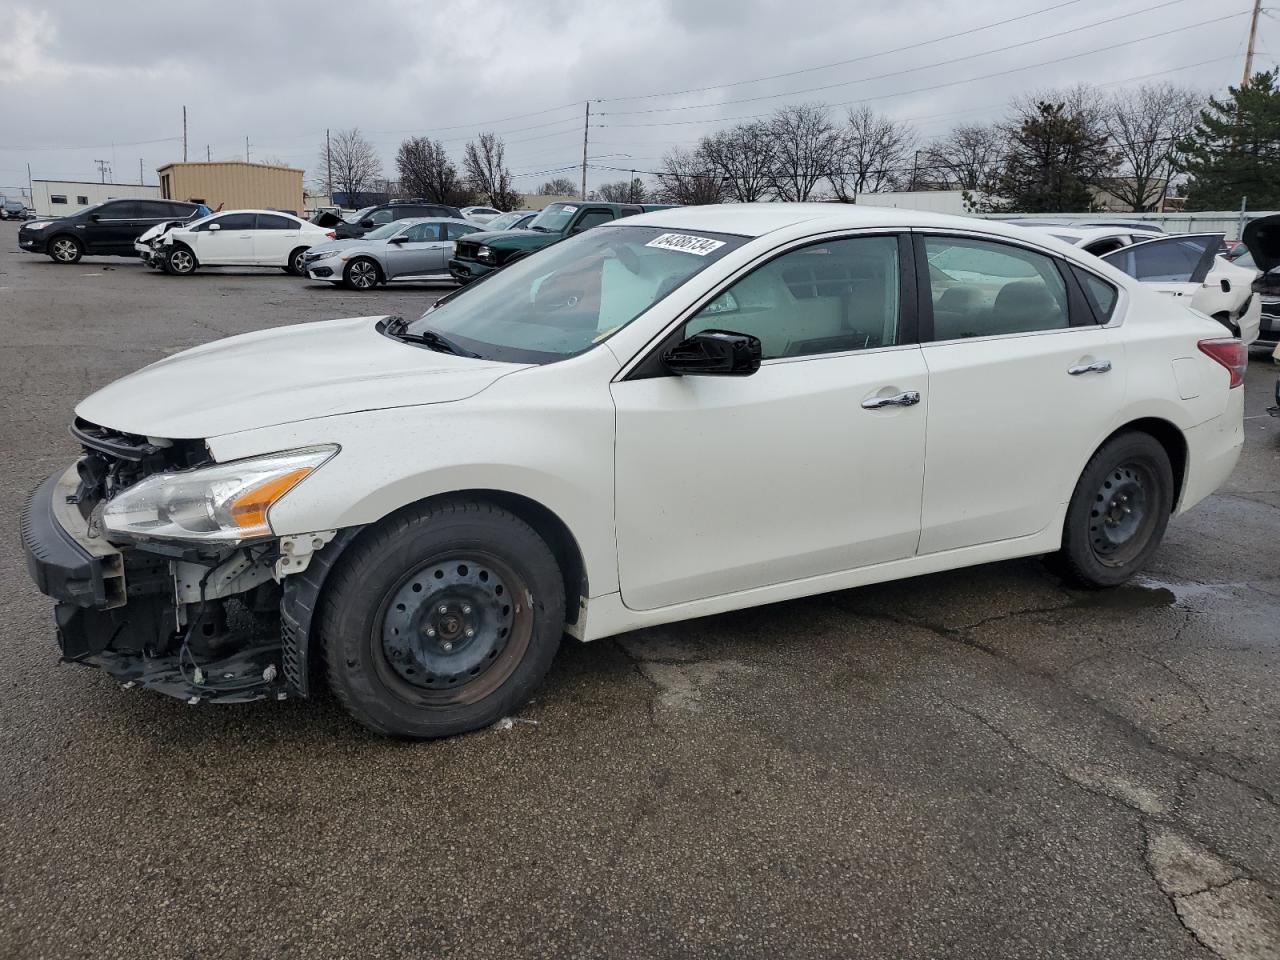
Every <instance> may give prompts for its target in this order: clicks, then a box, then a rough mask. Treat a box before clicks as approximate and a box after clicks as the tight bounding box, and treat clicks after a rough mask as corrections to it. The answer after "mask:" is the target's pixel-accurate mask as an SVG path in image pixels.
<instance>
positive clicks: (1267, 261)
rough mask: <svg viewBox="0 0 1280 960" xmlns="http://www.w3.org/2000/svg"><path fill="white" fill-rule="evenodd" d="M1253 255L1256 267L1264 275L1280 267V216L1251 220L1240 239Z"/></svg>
mask: <svg viewBox="0 0 1280 960" xmlns="http://www.w3.org/2000/svg"><path fill="white" fill-rule="evenodd" d="M1240 240H1241V241H1242V242H1243V243H1244V245H1245V246H1246V247H1247V248H1248V249H1249V253H1251V254H1252V255H1253V262H1254V265H1255V266H1256V267H1257V268H1258V269H1259V270H1261V271H1262V272H1263V273H1269V272H1271V271H1272V270H1274V269H1275V268H1276V267H1280V214H1275V215H1273V216H1270V217H1259V218H1258V219H1257V220H1250V221H1249V222H1248V223H1247V224H1245V227H1244V235H1243V236H1242V237H1241V238H1240Z"/></svg>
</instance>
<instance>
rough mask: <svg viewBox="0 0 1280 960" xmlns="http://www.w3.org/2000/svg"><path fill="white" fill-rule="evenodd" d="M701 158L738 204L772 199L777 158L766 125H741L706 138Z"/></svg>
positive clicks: (702, 146) (702, 143) (703, 139)
mask: <svg viewBox="0 0 1280 960" xmlns="http://www.w3.org/2000/svg"><path fill="white" fill-rule="evenodd" d="M698 155H699V156H700V157H702V159H703V160H705V161H706V162H707V165H708V166H710V167H711V168H712V169H713V170H715V172H717V173H719V174H720V176H721V177H722V179H723V182H724V184H725V187H726V188H727V193H728V195H729V196H731V197H732V198H733V199H734V200H737V201H738V202H739V203H754V202H755V201H757V200H764V199H766V198H767V197H768V196H769V192H770V191H771V190H772V188H773V172H774V166H775V163H776V161H777V155H776V151H775V149H774V142H773V137H772V136H771V135H770V132H769V127H768V125H767V124H764V123H760V122H756V123H740V124H737V125H736V126H733V127H730V128H729V129H728V130H721V131H720V132H718V133H715V134H713V135H711V136H708V137H703V138H702V141H701V142H700V143H699V144H698Z"/></svg>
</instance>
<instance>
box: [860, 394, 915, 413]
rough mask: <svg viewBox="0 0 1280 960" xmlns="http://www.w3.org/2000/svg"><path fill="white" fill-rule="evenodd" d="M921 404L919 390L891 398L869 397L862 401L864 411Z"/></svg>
mask: <svg viewBox="0 0 1280 960" xmlns="http://www.w3.org/2000/svg"><path fill="white" fill-rule="evenodd" d="M919 402H920V391H919V390H906V391H903V392H902V393H896V394H894V395H893V396H891V397H868V398H867V399H866V400H863V401H862V409H863V410H879V409H880V408H881V407H914V406H915V405H916V404H917V403H919Z"/></svg>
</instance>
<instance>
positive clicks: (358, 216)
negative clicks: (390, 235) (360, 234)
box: [347, 207, 375, 223]
mask: <svg viewBox="0 0 1280 960" xmlns="http://www.w3.org/2000/svg"><path fill="white" fill-rule="evenodd" d="M374 209H375V208H374V207H365V208H364V209H363V210H357V211H356V212H355V213H353V214H351V215H350V216H349V217H347V223H359V222H360V221H361V220H363V219H364V218H365V217H367V216H368V215H369V214H370V213H371V212H372V211H373V210H374Z"/></svg>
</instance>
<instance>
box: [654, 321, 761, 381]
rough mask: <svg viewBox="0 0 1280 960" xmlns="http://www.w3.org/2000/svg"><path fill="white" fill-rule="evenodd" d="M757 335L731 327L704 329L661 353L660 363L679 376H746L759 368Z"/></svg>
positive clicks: (759, 348)
mask: <svg viewBox="0 0 1280 960" xmlns="http://www.w3.org/2000/svg"><path fill="white" fill-rule="evenodd" d="M761 354H762V349H761V346H760V338H759V337H753V336H752V335H751V334H749V333H735V332H733V331H732V330H703V331H702V332H701V333H695V334H694V335H693V336H691V337H688V338H686V339H684V340H682V341H681V342H680V343H678V344H676V345H675V346H674V347H672V348H671V349H670V350H668V351H667V352H666V353H664V354H663V355H662V363H663V365H664V366H665V367H666V368H667V369H668V370H670V371H671V372H672V373H675V374H678V375H680V376H682V377H749V376H751V374H753V373H755V372H756V371H757V370H759V369H760V357H761Z"/></svg>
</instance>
